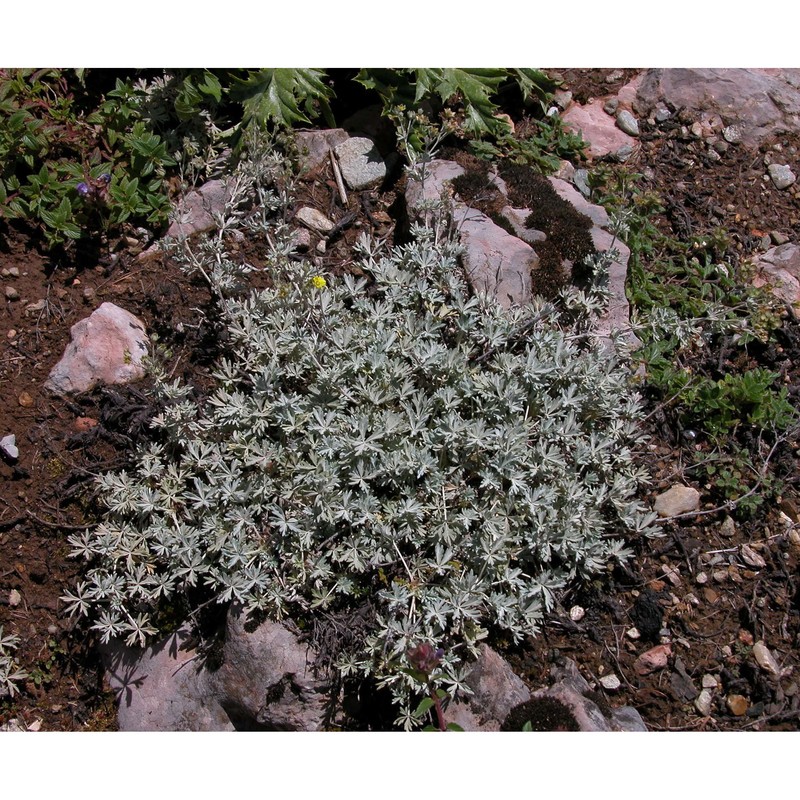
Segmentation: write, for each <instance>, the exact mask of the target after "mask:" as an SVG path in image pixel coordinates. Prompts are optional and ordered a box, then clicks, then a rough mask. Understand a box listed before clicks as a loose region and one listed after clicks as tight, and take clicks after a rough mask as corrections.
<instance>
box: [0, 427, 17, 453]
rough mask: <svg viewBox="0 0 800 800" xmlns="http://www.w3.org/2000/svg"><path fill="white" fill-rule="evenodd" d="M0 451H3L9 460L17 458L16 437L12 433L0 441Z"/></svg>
mask: <svg viewBox="0 0 800 800" xmlns="http://www.w3.org/2000/svg"><path fill="white" fill-rule="evenodd" d="M0 450H3V451H4V452H5V454H6V455H7V456H8V457H9V458H19V449H18V448H17V437H16V436H14V434H13V433H10V434H9V435H8V436H4V437H3V438H2V439H0Z"/></svg>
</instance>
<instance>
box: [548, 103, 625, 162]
mask: <svg viewBox="0 0 800 800" xmlns="http://www.w3.org/2000/svg"><path fill="white" fill-rule="evenodd" d="M604 102H605V101H604V100H603V99H602V98H600V99H597V100H593V101H592V102H591V103H589V104H588V105H585V106H581V105H578V104H575V105H573V106H570V108H568V109H567V110H566V111H565V112H564V113H563V114H562V115H561V121H562V122H563V123H564V124H565V125H566V126H567V127H569V128H571V129H572V130H573V131H575V132H576V133H580V134H581V136H582V137H583V138H584V139H585V140H586V141H587V142H588V144H589V147H588V148H587V153H588V155H589V156H590V157H591V158H602V157H603V156H608V155H612V154H613V153H616V152H617V151H618V150H619V149H620V148H622V147H625V146H629V147H634V148H635V147H636V146H637V142H636V139H634V138H633V137H632V136H628V134H627V133H624V132H623V131H621V130H620V129H619V128H618V127H617V126H616V123H615V121H614V118H613V117H611V116H609V115H608V114H606V112H605V111H603V104H604Z"/></svg>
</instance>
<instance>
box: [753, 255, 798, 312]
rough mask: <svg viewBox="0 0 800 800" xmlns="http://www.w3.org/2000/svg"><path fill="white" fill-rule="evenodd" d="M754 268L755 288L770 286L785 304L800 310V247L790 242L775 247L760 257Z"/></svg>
mask: <svg viewBox="0 0 800 800" xmlns="http://www.w3.org/2000/svg"><path fill="white" fill-rule="evenodd" d="M754 266H755V268H756V270H757V272H756V275H755V277H754V278H753V285H754V286H757V287H760V286H768V287H769V288H770V289H771V291H772V293H773V294H774V295H775V296H776V297H777V298H779V299H780V300H783V302H784V303H789V304H791V305H793V306H795V307H797V308H800V246H798V245H796V244H792V243H791V242H789V243H787V244H782V245H780V246H779V247H773V248H772V249H771V250H767V252H766V253H764V254H762V255H761V256H759V257H758V259H756V261H755V262H754Z"/></svg>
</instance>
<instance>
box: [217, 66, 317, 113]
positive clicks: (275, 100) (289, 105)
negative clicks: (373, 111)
mask: <svg viewBox="0 0 800 800" xmlns="http://www.w3.org/2000/svg"><path fill="white" fill-rule="evenodd" d="M324 75H325V73H324V72H323V71H322V70H318V69H305V68H304V69H262V70H258V71H257V72H251V73H250V75H249V76H248V77H247V79H245V80H239V79H237V83H236V84H235V85H234V87H233V88H232V90H231V97H232V98H233V99H234V100H238V101H239V102H241V103H242V105H243V107H244V117H245V123H247V122H250V121H251V120H255V121H256V122H258V123H259V124H261V125H266V124H267V123H269V122H274V123H277V124H278V125H282V126H284V127H287V128H288V127H291V126H292V125H293V124H294V123H295V122H304V123H308V122H310V120H309V118H308V117H307V116H306V113H303V111H301V109H300V106H301V104H302V106H303V108H304V109H305V111H306V112H307V113H310V111H311V109H312V108H313V106H314V102H315V101H316V102H320V103H323V104H327V102H328V100H329V99H330V98H331V97H332V96H333V93H332V91H331V90H330V88H329V87H327V86H326V85H325V84H324V83H323V82H322V78H323V77H324Z"/></svg>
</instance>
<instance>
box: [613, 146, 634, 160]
mask: <svg viewBox="0 0 800 800" xmlns="http://www.w3.org/2000/svg"><path fill="white" fill-rule="evenodd" d="M632 155H633V147H632V146H631V145H629V144H624V145H622V147H620V149H619V150H617V152H616V153H614V159H615V160H616V161H619V163H620V164H624V163H625V162H626V161H627V160H628V159H629V158H630V157H631V156H632Z"/></svg>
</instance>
